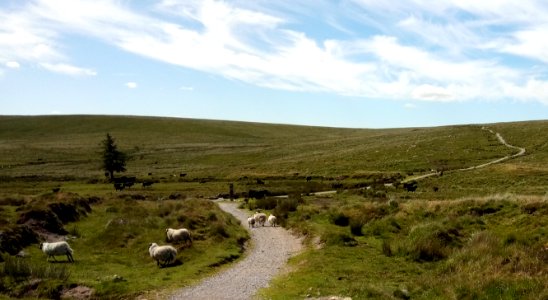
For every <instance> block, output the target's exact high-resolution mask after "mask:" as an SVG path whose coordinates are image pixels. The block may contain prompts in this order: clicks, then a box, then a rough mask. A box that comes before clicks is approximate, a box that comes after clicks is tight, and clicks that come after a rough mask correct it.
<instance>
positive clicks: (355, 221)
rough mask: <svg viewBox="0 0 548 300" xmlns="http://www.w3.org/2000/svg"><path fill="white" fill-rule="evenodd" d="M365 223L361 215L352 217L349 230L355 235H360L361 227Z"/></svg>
mask: <svg viewBox="0 0 548 300" xmlns="http://www.w3.org/2000/svg"><path fill="white" fill-rule="evenodd" d="M363 225H365V220H364V219H363V218H361V217H354V218H351V219H350V232H351V233H352V234H353V235H356V236H362V235H363V233H362V227H363Z"/></svg>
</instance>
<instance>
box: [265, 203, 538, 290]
mask: <svg viewBox="0 0 548 300" xmlns="http://www.w3.org/2000/svg"><path fill="white" fill-rule="evenodd" d="M399 202H400V203H399V205H398V206H397V207H396V206H395V205H392V206H391V205H388V204H386V203H383V202H372V201H371V200H366V199H363V198H361V199H360V198H358V197H356V196H353V195H347V194H344V193H343V194H339V195H335V196H333V198H332V199H331V201H329V202H328V203H329V204H328V205H327V206H326V201H325V200H322V199H317V198H316V197H310V198H308V199H306V204H302V205H301V206H299V209H298V211H297V212H295V213H293V214H292V215H291V216H290V217H289V220H288V224H289V226H291V227H295V228H297V229H298V230H306V232H307V233H308V236H320V239H319V241H318V240H316V241H314V240H312V239H311V240H309V242H310V243H311V244H310V248H309V250H307V251H305V252H304V253H302V254H300V255H298V256H297V257H295V258H293V259H291V261H290V265H291V267H292V269H293V270H294V271H293V272H291V273H289V274H287V275H285V276H282V277H280V278H278V279H276V280H275V281H274V283H273V284H271V286H270V287H269V288H267V289H264V290H262V292H261V293H262V295H263V296H264V297H265V298H268V299H294V298H303V297H307V296H313V297H319V296H332V295H338V296H349V297H352V298H353V299H369V298H372V299H390V298H392V297H393V296H394V293H395V292H397V291H398V290H400V289H406V290H408V291H409V293H410V294H411V298H412V299H432V298H437V299H455V298H457V299H494V298H496V299H516V298H519V299H543V297H547V296H548V286H546V284H545V283H546V282H547V281H548V251H547V250H545V247H546V241H547V240H548V231H547V230H546V228H548V227H547V225H548V199H546V198H538V197H525V198H520V197H516V196H513V195H504V196H494V197H485V198H469V199H459V200H446V201H421V200H412V201H405V200H403V201H402V200H399ZM334 210H335V211H339V212H344V213H345V214H346V215H347V216H349V217H350V220H352V218H354V217H361V218H364V219H365V222H364V225H363V227H362V232H363V235H362V234H360V235H355V234H352V231H351V226H350V225H346V223H344V222H343V223H340V225H336V224H334V220H335V219H333V218H332V215H333V212H334ZM311 212H312V213H311ZM303 222H304V223H305V224H304V225H303V224H302V223H303ZM350 223H351V221H350ZM303 226H306V229H303ZM337 236H338V237H343V236H346V237H348V238H351V239H353V240H354V241H355V242H354V243H347V242H346V241H345V240H344V239H334V238H333V237H337ZM318 242H319V245H318V244H317V243H318ZM387 249H389V250H387Z"/></svg>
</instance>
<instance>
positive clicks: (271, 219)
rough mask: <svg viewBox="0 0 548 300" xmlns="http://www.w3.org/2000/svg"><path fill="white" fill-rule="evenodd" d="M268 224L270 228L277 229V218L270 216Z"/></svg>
mask: <svg viewBox="0 0 548 300" xmlns="http://www.w3.org/2000/svg"><path fill="white" fill-rule="evenodd" d="M268 224H270V226H274V227H276V216H275V215H270V216H268Z"/></svg>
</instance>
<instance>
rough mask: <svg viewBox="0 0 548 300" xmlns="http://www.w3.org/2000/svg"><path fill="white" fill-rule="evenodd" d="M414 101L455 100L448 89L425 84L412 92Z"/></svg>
mask: <svg viewBox="0 0 548 300" xmlns="http://www.w3.org/2000/svg"><path fill="white" fill-rule="evenodd" d="M412 96H413V99H417V100H425V101H450V100H453V99H454V98H455V95H453V94H452V93H451V91H449V90H448V89H447V88H443V87H439V86H432V85H429V84H423V85H420V86H418V87H416V88H415V89H414V90H413V92H412Z"/></svg>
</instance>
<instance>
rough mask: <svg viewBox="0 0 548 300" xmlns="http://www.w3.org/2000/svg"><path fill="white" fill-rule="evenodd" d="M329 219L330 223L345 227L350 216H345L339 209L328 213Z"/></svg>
mask: <svg viewBox="0 0 548 300" xmlns="http://www.w3.org/2000/svg"><path fill="white" fill-rule="evenodd" d="M329 219H330V220H331V223H333V224H335V225H337V226H342V227H345V226H348V225H349V224H350V217H349V216H347V215H346V214H345V213H344V212H342V211H339V210H336V211H332V212H331V213H330V214H329Z"/></svg>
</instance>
